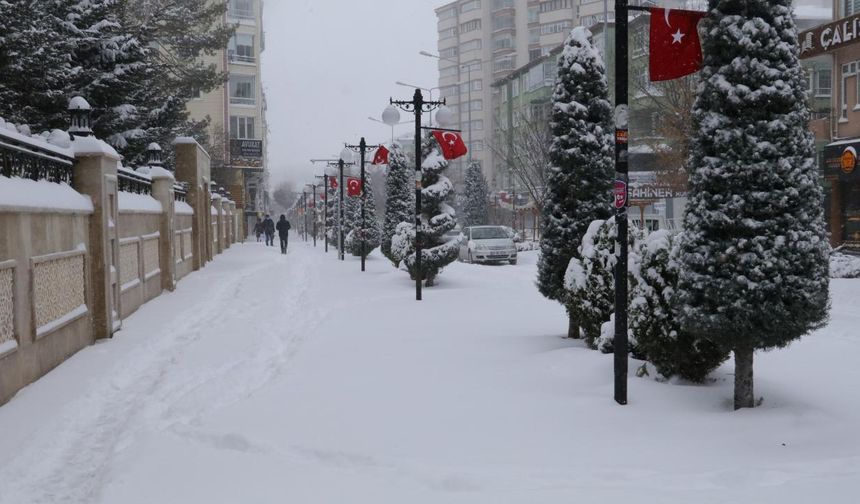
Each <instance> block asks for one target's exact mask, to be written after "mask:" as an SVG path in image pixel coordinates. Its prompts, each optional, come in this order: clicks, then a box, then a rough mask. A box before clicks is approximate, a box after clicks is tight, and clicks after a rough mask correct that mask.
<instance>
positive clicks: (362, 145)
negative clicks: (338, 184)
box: [345, 137, 380, 271]
mask: <svg viewBox="0 0 860 504" xmlns="http://www.w3.org/2000/svg"><path fill="white" fill-rule="evenodd" d="M379 147H380V146H379V145H367V142H366V141H365V140H364V137H361V141H360V142H358V145H346V146H345V148H347V149H350V150H353V151H356V152H358V154H359V156H360V159H361V271H364V263H365V259H364V255H365V254H364V245H365V241H364V229H365V228H364V226H365V221H364V206H365V204H366V203H367V191H365V190H364V184H365V183H366V181H365V172H364V163H365V159H366V155H367V149H378V148H379Z"/></svg>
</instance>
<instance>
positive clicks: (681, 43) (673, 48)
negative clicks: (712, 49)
mask: <svg viewBox="0 0 860 504" xmlns="http://www.w3.org/2000/svg"><path fill="white" fill-rule="evenodd" d="M650 11H651V31H650V39H649V46H650V54H649V56H648V64H649V70H650V73H651V80H652V81H664V80H672V79H678V78H681V77H683V76H685V75H690V74H691V73H695V72H698V71H699V70H700V69H701V68H702V44H701V43H700V42H699V30H698V25H699V21H701V20H702V18H703V17H705V15H706V14H707V13H705V12H701V11H689V10H680V9H671V10H670V9H657V8H653V9H650Z"/></svg>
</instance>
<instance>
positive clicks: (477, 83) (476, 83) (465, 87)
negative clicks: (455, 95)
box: [460, 79, 484, 94]
mask: <svg viewBox="0 0 860 504" xmlns="http://www.w3.org/2000/svg"><path fill="white" fill-rule="evenodd" d="M469 88H471V90H472V91H480V90H482V89H484V81H483V80H481V79H475V80H473V81H472V82H464V83H463V84H461V85H460V92H461V93H463V94H466V93H468V92H469Z"/></svg>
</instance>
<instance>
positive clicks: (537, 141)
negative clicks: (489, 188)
mask: <svg viewBox="0 0 860 504" xmlns="http://www.w3.org/2000/svg"><path fill="white" fill-rule="evenodd" d="M514 124H515V126H513V128H512V130H509V131H505V130H504V129H502V130H501V131H502V132H501V135H502V138H501V139H500V140H498V141H495V140H494V141H492V142H490V150H492V152H493V154H494V155H495V156H497V157H498V158H499V159H501V160H502V161H503V162H504V164H505V165H506V166H507V167H508V169H509V170H511V173H512V174H513V175H514V177H516V178H517V181H518V182H519V184H520V188H521V189H524V190H525V192H527V193H528V195H529V197H530V198H531V199H532V201H534V203H535V206H536V207H537V210H538V211H541V210H542V209H543V205H544V202H545V200H546V194H547V192H546V187H547V184H546V182H547V169H548V167H549V148H550V145H551V143H552V135H551V134H550V131H549V122H548V120H547V118H546V117H545V116H543V115H542V114H537V113H533V112H529V113H523V112H516V113H515V121H514ZM509 127H510V126H509Z"/></svg>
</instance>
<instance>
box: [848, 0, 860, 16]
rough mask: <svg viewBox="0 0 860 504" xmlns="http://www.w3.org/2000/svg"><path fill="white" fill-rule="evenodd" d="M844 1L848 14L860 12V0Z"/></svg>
mask: <svg viewBox="0 0 860 504" xmlns="http://www.w3.org/2000/svg"><path fill="white" fill-rule="evenodd" d="M844 2H845V15H846V16H851V15H853V14H858V13H860V0H844Z"/></svg>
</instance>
